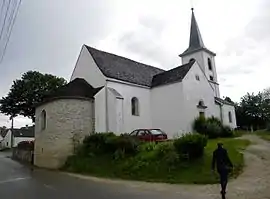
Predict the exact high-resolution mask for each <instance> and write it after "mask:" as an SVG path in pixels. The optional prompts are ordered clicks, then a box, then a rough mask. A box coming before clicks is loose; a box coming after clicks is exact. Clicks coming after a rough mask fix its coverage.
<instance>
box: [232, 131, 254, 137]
mask: <svg viewBox="0 0 270 199" xmlns="http://www.w3.org/2000/svg"><path fill="white" fill-rule="evenodd" d="M250 133H251V132H249V131H244V130H236V131H234V137H241V136H243V135H246V134H250Z"/></svg>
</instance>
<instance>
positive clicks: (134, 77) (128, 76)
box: [85, 45, 165, 87]
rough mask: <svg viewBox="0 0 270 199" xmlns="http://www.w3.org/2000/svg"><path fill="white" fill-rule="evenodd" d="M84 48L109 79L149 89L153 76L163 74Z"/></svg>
mask: <svg viewBox="0 0 270 199" xmlns="http://www.w3.org/2000/svg"><path fill="white" fill-rule="evenodd" d="M85 46H86V45H85ZM86 48H87V49H88V51H89V53H90V54H91V55H92V57H93V59H94V61H95V62H96V64H97V66H98V67H99V69H100V70H101V72H102V73H103V74H104V75H105V76H106V77H109V78H113V79H118V80H122V81H126V82H130V83H134V84H138V85H142V86H148V87H151V82H152V78H153V76H154V75H157V74H159V73H162V72H165V70H162V69H160V68H156V67H153V66H150V65H146V64H143V63H139V62H136V61H133V60H131V59H128V58H125V57H121V56H118V55H114V54H111V53H108V52H104V51H101V50H97V49H95V48H92V47H90V46H86Z"/></svg>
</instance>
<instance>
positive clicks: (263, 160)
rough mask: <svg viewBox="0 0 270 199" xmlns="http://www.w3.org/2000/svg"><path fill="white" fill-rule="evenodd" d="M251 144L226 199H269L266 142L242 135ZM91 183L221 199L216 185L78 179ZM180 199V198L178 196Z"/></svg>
mask: <svg viewBox="0 0 270 199" xmlns="http://www.w3.org/2000/svg"><path fill="white" fill-rule="evenodd" d="M242 138H243V139H248V140H250V141H251V142H252V144H251V145H250V146H249V147H248V148H247V149H246V150H245V152H244V157H245V163H246V167H245V169H244V172H243V173H242V174H241V175H240V176H239V177H238V178H237V179H234V180H231V181H230V182H229V184H228V194H227V198H228V199H270V143H269V142H267V141H264V140H262V139H261V138H259V137H257V136H256V135H245V136H243V137H242ZM70 175H73V176H77V177H80V178H87V179H89V180H91V181H102V182H103V183H113V184H119V185H120V186H122V187H123V188H127V189H135V190H137V191H138V192H148V191H149V192H153V191H155V192H157V193H160V194H161V195H164V194H165V195H166V198H168V199H170V198H180V199H181V197H183V196H185V197H187V198H190V199H197V198H198V199H218V198H221V197H220V194H219V191H220V187H219V185H169V184H160V183H156V184H155V183H144V182H130V181H121V180H107V179H98V178H94V177H85V176H79V175H76V174H70ZM178 196H180V197H178Z"/></svg>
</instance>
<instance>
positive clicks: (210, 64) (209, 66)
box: [208, 58, 213, 70]
mask: <svg viewBox="0 0 270 199" xmlns="http://www.w3.org/2000/svg"><path fill="white" fill-rule="evenodd" d="M208 69H209V70H213V67H212V62H211V59H210V58H208Z"/></svg>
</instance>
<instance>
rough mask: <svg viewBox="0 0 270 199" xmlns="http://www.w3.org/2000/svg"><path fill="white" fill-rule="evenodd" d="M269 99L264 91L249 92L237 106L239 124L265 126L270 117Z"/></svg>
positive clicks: (256, 127) (256, 126)
mask: <svg viewBox="0 0 270 199" xmlns="http://www.w3.org/2000/svg"><path fill="white" fill-rule="evenodd" d="M269 102H270V101H269V99H265V98H264V95H263V93H261V92H259V93H258V94H257V95H255V94H254V93H252V94H250V93H247V94H246V95H245V96H243V97H242V98H241V102H240V103H239V104H238V105H237V106H236V117H237V123H238V125H239V126H246V127H254V128H255V129H259V128H264V127H265V126H266V124H267V122H268V121H269V118H270V103H269Z"/></svg>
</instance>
